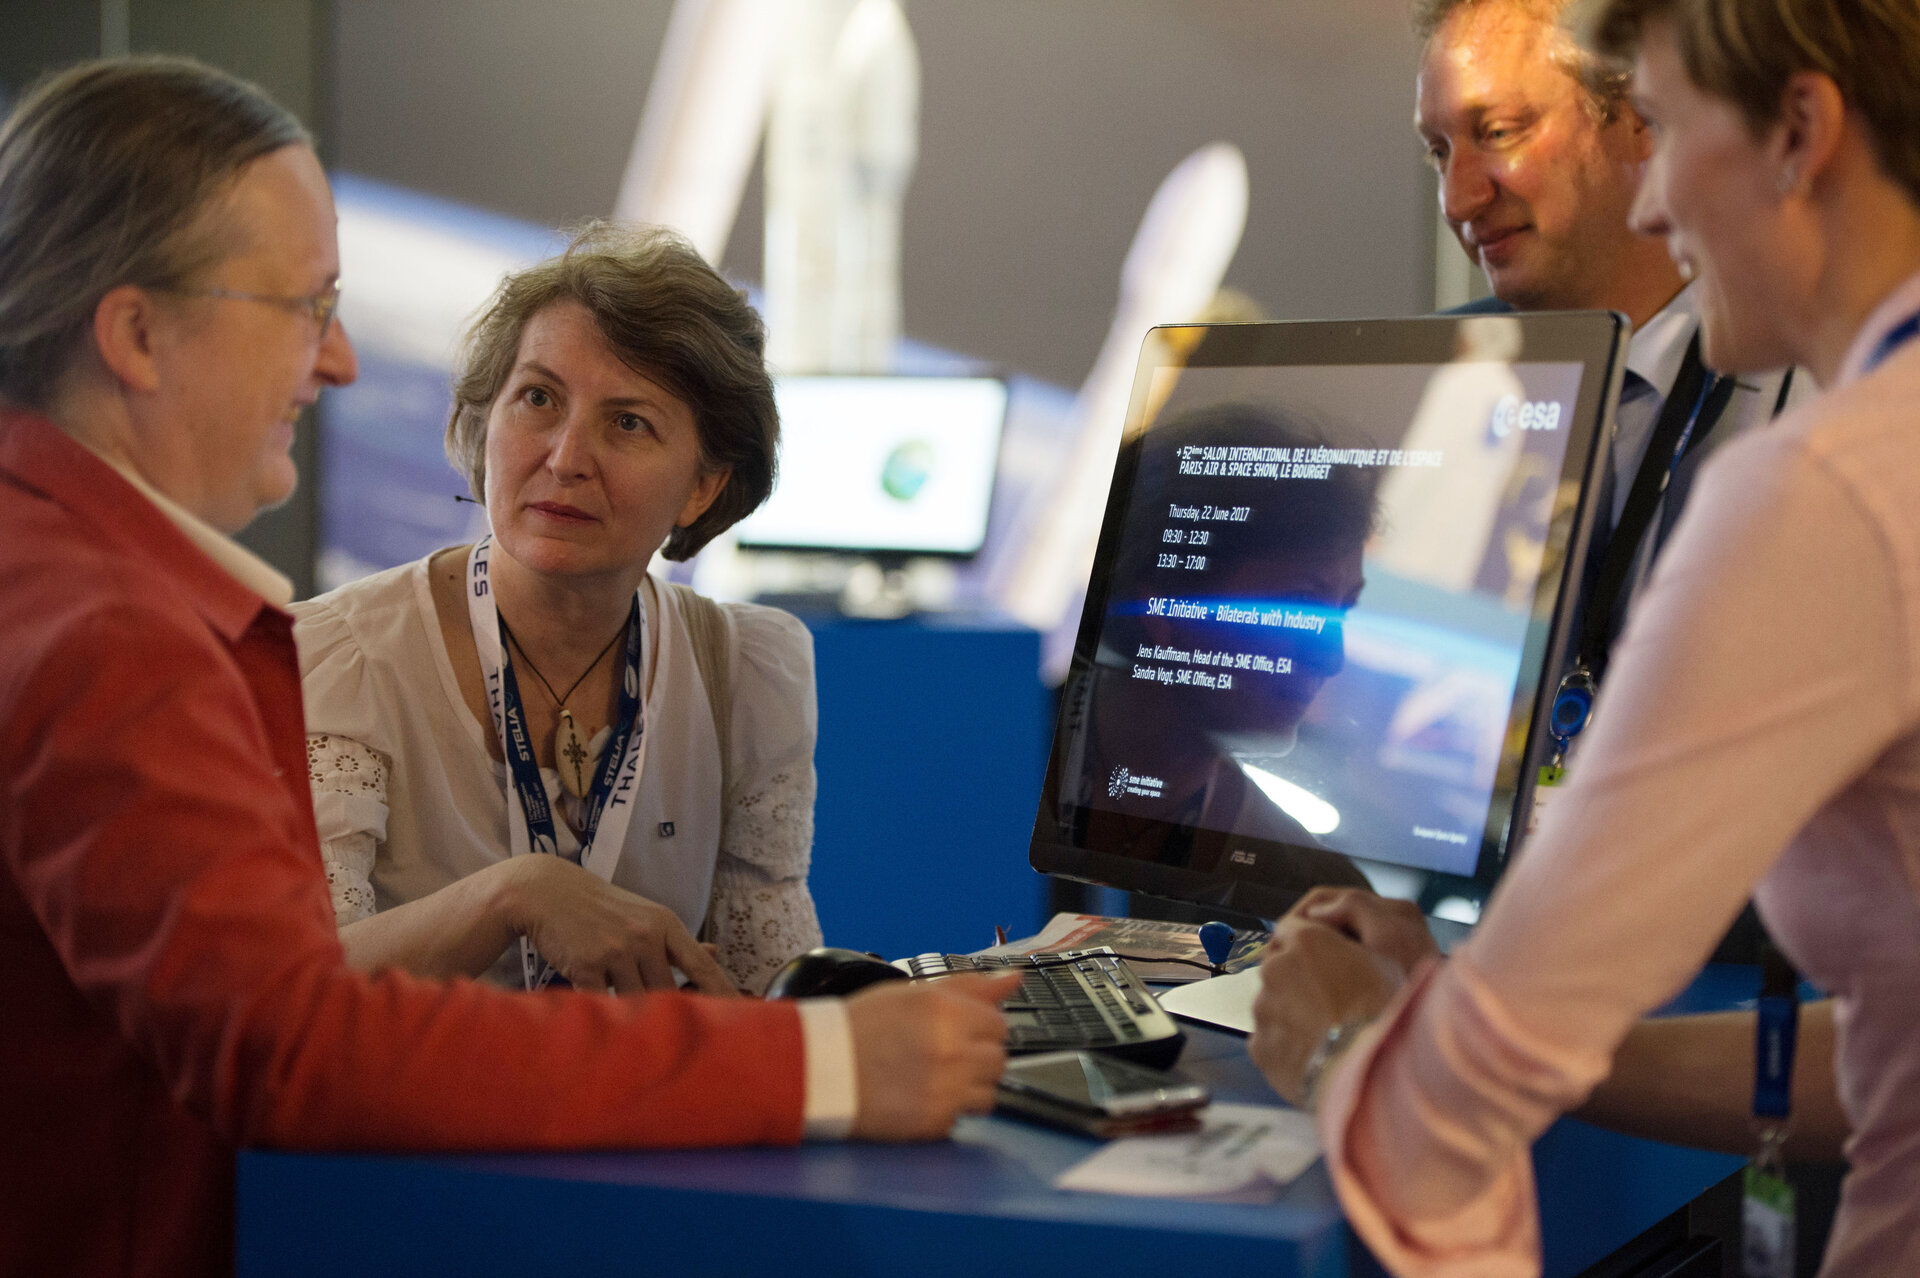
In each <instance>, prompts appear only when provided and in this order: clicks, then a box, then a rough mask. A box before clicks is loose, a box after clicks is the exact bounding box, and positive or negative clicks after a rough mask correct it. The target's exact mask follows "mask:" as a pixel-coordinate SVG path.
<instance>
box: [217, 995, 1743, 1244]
mask: <svg viewBox="0 0 1920 1278" xmlns="http://www.w3.org/2000/svg"><path fill="white" fill-rule="evenodd" d="M1190 1032H1191V1034H1192V1041H1191V1042H1190V1043H1189V1044H1188V1046H1187V1051H1186V1054H1185V1055H1184V1056H1183V1058H1182V1060H1181V1068H1183V1069H1185V1070H1187V1071H1188V1072H1189V1073H1191V1074H1193V1075H1194V1076H1196V1077H1199V1078H1203V1079H1205V1080H1206V1081H1208V1082H1209V1083H1211V1084H1212V1085H1213V1087H1214V1089H1215V1093H1216V1095H1218V1096H1220V1097H1221V1098H1222V1099H1230V1100H1260V1101H1270V1100H1271V1093H1269V1092H1268V1091H1267V1090H1266V1088H1265V1085H1264V1083H1263V1082H1262V1081H1261V1080H1260V1078H1259V1076H1258V1075H1257V1074H1256V1072H1255V1071H1254V1070H1253V1068H1252V1066H1251V1064H1250V1063H1249V1062H1248V1061H1247V1059H1246V1054H1245V1050H1244V1043H1243V1041H1242V1040H1240V1039H1238V1038H1235V1037H1233V1036H1231V1035H1228V1034H1224V1033H1216V1032H1213V1031H1209V1030H1203V1029H1191V1030H1190ZM1094 1148H1095V1143H1094V1142H1093V1141H1091V1140H1085V1139H1082V1138H1079V1137H1074V1136H1068V1135H1062V1134H1057V1133H1053V1132H1050V1131H1045V1130H1042V1129H1040V1128H1036V1127H1029V1126H1026V1125H1024V1124H1021V1123H1016V1122H1013V1121H1010V1120H1006V1119H998V1118H985V1119H967V1120H964V1121H962V1123H961V1124H960V1126H959V1128H958V1130H957V1131H956V1133H955V1136H954V1139H953V1140H952V1141H951V1142H948V1143H943V1144H935V1145H920V1146H906V1147H898V1146H877V1145H818V1146H809V1147H804V1148H800V1149H785V1150H772V1149H749V1150H707V1151H686V1152H670V1153H635V1154H566V1155H551V1154H547V1155H534V1154H526V1155H489V1156H432V1157H425V1156H348V1155H313V1154H285V1153H268V1152H260V1151H249V1152H246V1153H243V1154H242V1155H241V1157H240V1166H239V1218H238V1260H239V1274H240V1275H241V1278H268V1276H269V1275H271V1276H273V1278H298V1276H301V1275H314V1276H315V1278H321V1276H324V1278H340V1276H341V1275H344V1274H353V1275H356V1276H362V1275H364V1276H367V1278H374V1276H379V1275H403V1274H404V1275H408V1276H409V1278H412V1276H414V1275H421V1274H438V1273H458V1274H462V1275H467V1276H469V1278H486V1276H489V1275H500V1278H531V1276H532V1275H541V1274H555V1275H567V1276H568V1278H581V1276H582V1275H589V1274H608V1273H632V1274H641V1273H647V1274H667V1275H681V1274H684V1275H700V1276H702V1278H706V1276H708V1275H730V1274H742V1275H749V1274H750V1275H755V1276H757V1278H813V1276H815V1275H817V1276H819V1278H830V1276H831V1278H849V1276H861V1275H875V1276H880V1275H887V1276H892V1275H909V1276H918V1275H925V1276H927V1278H944V1276H947V1275H951V1276H952V1278H990V1276H994V1275H1001V1274H1025V1273H1048V1274H1056V1273H1070V1274H1080V1273H1089V1274H1099V1275H1101V1278H1110V1276H1116V1278H1117V1276H1121V1275H1136V1274H1137V1275H1151V1276H1152V1278H1179V1276H1180V1275H1185V1274H1188V1273H1193V1272H1224V1273H1229V1274H1234V1275H1239V1274H1249V1275H1251V1274H1258V1275H1262V1276H1263V1278H1290V1276H1292V1275H1312V1276H1314V1278H1336V1276H1338V1275H1345V1274H1371V1273H1377V1272H1378V1270H1377V1267H1376V1266H1375V1265H1374V1263H1373V1262H1372V1260H1371V1258H1370V1257H1367V1256H1366V1255H1365V1254H1364V1253H1363V1252H1361V1251H1360V1249H1359V1248H1357V1247H1356V1246H1355V1245H1354V1244H1353V1243H1352V1242H1351V1239H1350V1236H1349V1234H1348V1231H1347V1229H1346V1226H1345V1225H1344V1223H1343V1222H1342V1220H1341V1216H1340V1210H1339V1206H1338V1204H1337V1203H1336V1202H1335V1201H1334V1197H1333V1190H1332V1186H1331V1184H1330V1183H1329V1181H1328V1178H1327V1174H1326V1170H1325V1167H1324V1165H1322V1164H1316V1165H1315V1166H1314V1167H1313V1168H1311V1169H1310V1170H1309V1171H1308V1172H1307V1173H1306V1174H1305V1175H1303V1176H1301V1177H1300V1179H1298V1180H1297V1181H1295V1182H1294V1183H1293V1184H1292V1185H1291V1186H1289V1187H1288V1188H1287V1189H1286V1190H1285V1191H1284V1192H1283V1193H1282V1194H1281V1195H1280V1196H1279V1198H1278V1200H1277V1201H1274V1202H1270V1203H1261V1204H1233V1203H1212V1202H1187V1201H1177V1200H1171V1199H1133V1198H1119V1197H1110V1196H1106V1195H1090V1194H1072V1193H1064V1192H1061V1191H1059V1190H1055V1189H1053V1188H1052V1187H1051V1184H1050V1182H1051V1179H1052V1177H1053V1176H1054V1175H1055V1174H1056V1173H1058V1172H1059V1171H1061V1170H1063V1169H1064V1168H1066V1167H1067V1166H1068V1165H1069V1164H1071V1163H1073V1162H1076V1161H1078V1160H1079V1159H1080V1158H1083V1157H1085V1156H1086V1154H1088V1153H1089V1152H1091V1151H1092V1150H1093V1149H1094ZM1534 1163H1535V1168H1536V1171H1537V1174H1538V1177H1539V1182H1540V1186H1541V1199H1542V1219H1543V1228H1544V1237H1545V1245H1546V1259H1547V1273H1548V1274H1549V1275H1559V1276H1562V1278H1572V1276H1573V1275H1576V1274H1579V1273H1580V1272H1581V1271H1582V1270H1585V1269H1587V1268H1588V1267H1589V1266H1591V1265H1593V1264H1594V1263H1595V1262H1597V1261H1599V1260H1601V1259H1602V1258H1603V1257H1605V1256H1607V1255H1608V1254H1610V1253H1611V1252H1613V1251H1614V1250H1615V1249H1616V1248H1619V1247H1620V1246H1622V1245H1624V1244H1625V1243H1627V1242H1628V1241H1629V1240H1631V1239H1634V1238H1635V1237H1637V1236H1639V1235H1641V1234H1642V1233H1643V1232H1644V1231H1646V1230H1648V1229H1650V1228H1652V1227H1654V1226H1656V1225H1658V1224H1660V1223H1661V1222H1662V1221H1664V1220H1667V1219H1668V1218H1669V1217H1671V1216H1672V1215H1673V1213H1675V1212H1676V1211H1679V1210H1681V1209H1682V1208H1684V1207H1685V1205H1686V1204H1687V1203H1688V1202H1690V1201H1691V1200H1693V1199H1694V1198H1696V1197H1698V1196H1699V1195H1701V1194H1703V1193H1705V1192H1706V1191H1707V1190H1709V1189H1711V1188H1713V1187H1714V1186H1716V1185H1718V1184H1719V1183H1720V1182H1722V1181H1724V1180H1725V1179H1726V1178H1727V1177H1728V1176H1730V1175H1732V1174H1733V1173H1734V1172H1735V1171H1736V1170H1737V1169H1738V1168H1739V1165H1740V1163H1739V1160H1738V1159H1733V1158H1727V1157H1724V1156H1721V1155H1713V1154H1702V1153H1698V1152H1694V1151H1688V1150H1681V1149H1676V1148H1674V1147H1671V1146H1665V1145H1656V1144H1652V1143H1650V1142H1646V1141H1640V1140H1634V1139H1631V1138H1628V1137H1624V1136H1615V1135H1613V1134H1611V1133H1607V1132H1602V1131H1599V1130H1597V1129H1595V1128H1591V1127H1587V1126H1586V1125H1584V1124H1581V1123H1577V1122H1573V1121H1571V1120H1567V1121H1562V1122H1560V1123H1558V1124H1556V1125H1555V1126H1554V1127H1553V1128H1552V1129H1551V1130H1550V1131H1549V1132H1548V1133H1547V1135H1546V1136H1545V1137H1544V1138H1542V1139H1541V1141H1540V1142H1539V1143H1538V1144H1537V1145H1536V1147H1535V1150H1534ZM1200 1266H1204V1267H1205V1269H1204V1270H1201V1269H1199V1268H1198V1267H1200ZM1217 1266H1220V1267H1224V1268H1220V1269H1216V1268H1215V1267H1217Z"/></svg>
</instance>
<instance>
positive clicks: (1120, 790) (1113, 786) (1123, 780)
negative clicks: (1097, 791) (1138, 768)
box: [1107, 765, 1133, 799]
mask: <svg viewBox="0 0 1920 1278" xmlns="http://www.w3.org/2000/svg"><path fill="white" fill-rule="evenodd" d="M1132 779H1133V773H1131V772H1129V771H1127V769H1126V767H1125V765H1122V766H1120V767H1117V768H1115V769H1114V770H1113V775H1112V776H1110V777H1108V778H1107V797H1108V798H1109V799H1117V798H1119V797H1120V796H1121V795H1123V794H1125V793H1126V792H1127V782H1128V781H1130V780H1132Z"/></svg>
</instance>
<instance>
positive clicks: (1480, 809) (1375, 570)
mask: <svg viewBox="0 0 1920 1278" xmlns="http://www.w3.org/2000/svg"><path fill="white" fill-rule="evenodd" d="M1625 342H1626V328H1625V321H1624V320H1623V319H1621V318H1620V317H1618V316H1615V315H1610V314H1605V313H1597V312H1592V313H1562V314H1540V315H1528V316H1518V315H1498V316H1493V315H1488V316H1473V317H1461V318H1433V319H1414V320H1376V321H1366V322H1359V323H1351V322H1349V323H1302V324H1239V325H1219V326H1204V325H1196V326H1183V327H1168V328H1159V329H1155V330H1153V332H1152V333H1151V334H1150V335H1149V336H1148V338H1147V341H1146V344H1145V348H1144V352H1143V355H1142V358H1141V362H1140V367H1139V371H1138V374H1137V376H1136V378H1135V381H1134V387H1133V395H1132V400H1131V403H1130V405H1129V407H1128V418H1127V424H1126V431H1125V434H1124V437H1123V441H1122V444H1121V449H1120V455H1119V459H1118V462H1117V465H1116V467H1115V470H1114V477H1113V486H1112V491H1111V493H1110V495H1109V498H1108V503H1107V510H1106V516H1105V522H1104V525H1103V526H1102V529H1101V534H1100V542H1099V550H1098V553H1097V556H1096V559H1095V563H1094V568H1093V574H1092V579H1091V581H1090V583H1089V587H1088V591H1087V599H1086V605H1085V610H1084V612H1083V614H1082V617H1081V622H1080V629H1079V633H1078V638H1077V642H1076V647H1075V651H1074V656H1073V663H1072V667H1071V670H1070V673H1069V675H1068V678H1067V681H1066V684H1065V687H1064V688H1063V690H1062V697H1061V709H1060V715H1059V721H1058V723H1057V725H1056V730H1055V736H1054V743H1053V752H1052V757H1051V759H1050V762H1049V765H1048V770H1047V776H1046V782H1045V785H1044V787H1043V791H1042V794H1041V799H1040V810H1039V815H1038V819H1037V821H1036V823H1035V828H1034V834H1033V842H1032V846H1031V850H1030V855H1029V859H1030V861H1031V863H1032V864H1033V866H1034V868H1035V869H1037V870H1041V871H1043V872H1047V873H1052V874H1059V875H1064V876H1067V877H1070V878H1077V879H1082V880H1086V881H1090V882H1094V883H1100V884H1106V885H1109V886H1113V887H1119V888H1125V889H1128V890H1131V891H1136V892H1144V893H1149V894H1153V895H1157V896H1164V897H1171V898H1175V899H1177V900H1183V901H1189V902H1194V903H1198V904H1202V905H1205V906H1208V907H1212V908H1217V909H1221V910H1224V911H1231V912H1237V913H1241V914H1246V915H1253V916H1256V917H1262V918H1273V917H1276V916H1277V915H1279V914H1281V913H1284V912H1285V910H1286V909H1287V908H1289V907H1290V906H1291V904H1292V903H1293V901H1294V900H1296V899H1297V898H1298V896H1299V895H1300V894H1301V893H1302V892H1304V891H1305V890H1306V889H1308V888H1310V887H1312V886H1315V885H1317V884H1351V885H1363V884H1369V883H1371V884H1373V885H1374V886H1376V887H1380V886H1383V885H1390V887H1391V888H1392V889H1393V891H1392V894H1396V895H1405V896H1413V897H1417V896H1418V895H1419V888H1420V886H1421V885H1422V884H1423V883H1427V882H1433V883H1445V884H1447V885H1449V892H1450V895H1453V896H1455V897H1457V898H1459V899H1460V901H1462V902H1464V904H1465V907H1466V910H1467V912H1468V913H1469V914H1471V913H1472V912H1473V911H1475V910H1477V903H1478V901H1479V900H1481V899H1482V898H1483V897H1484V895H1485V893H1486V891H1487V890H1489V889H1490V888H1491V886H1492V884H1493V881H1494V879H1495V878H1496V877H1497V876H1498V874H1499V872H1500V870H1501V868H1502V866H1503V865H1504V864H1505V862H1506V859H1507V857H1508V855H1509V853H1510V852H1511V850H1512V849H1513V847H1514V842H1515V836H1516V831H1517V830H1518V829H1519V828H1520V825H1521V822H1522V820H1523V818H1524V814H1525V812H1526V810H1527V807H1528V805H1529V801H1530V796H1531V790H1532V784H1531V783H1532V780H1533V778H1532V777H1530V776H1528V775H1527V768H1526V767H1525V766H1524V765H1525V763H1526V761H1527V760H1528V759H1529V758H1530V757H1532V756H1531V753H1530V752H1531V751H1532V750H1533V748H1534V745H1535V743H1536V741H1539V740H1544V739H1545V738H1544V736H1543V734H1544V732H1545V731H1546V722H1547V715H1548V712H1549V710H1550V702H1551V700H1552V697H1551V695H1550V693H1551V687H1552V685H1553V683H1554V682H1555V681H1556V679H1557V676H1558V674H1559V670H1558V661H1557V660H1554V661H1550V660H1549V654H1551V653H1558V652H1560V651H1562V649H1563V645H1564V642H1565V634H1566V632H1567V627H1568V613H1569V612H1570V610H1571V603H1572V599H1573V596H1574V594H1575V592H1576V590H1577V588H1578V581H1577V578H1578V577H1579V575H1580V574H1579V573H1577V572H1569V571H1568V565H1569V564H1583V563H1584V562H1585V554H1586V551H1585V547H1586V541H1587V528H1588V525H1589V524H1590V522H1591V517H1592V516H1591V507H1592V505H1593V502H1594V500H1595V498H1594V492H1595V491H1596V490H1597V488H1598V485H1596V484H1593V483H1590V482H1589V481H1590V480H1591V479H1592V478H1593V477H1594V475H1595V474H1596V473H1597V467H1598V464H1599V463H1598V458H1599V455H1600V454H1599V450H1598V447H1597V445H1598V441H1599V440H1600V439H1601V438H1602V436H1603V433H1604V432H1603V431H1602V430H1601V426H1602V423H1603V422H1604V421H1606V420H1608V416H1607V414H1609V413H1610V412H1611V408H1612V405H1613V403H1614V401H1615V399H1617V396H1618V385H1619V379H1620V372H1621V368H1622V366H1623V360H1624V352H1625ZM1429 904H1431V902H1429ZM1463 921H1464V920H1463Z"/></svg>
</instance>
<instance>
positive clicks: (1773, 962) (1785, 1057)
mask: <svg viewBox="0 0 1920 1278" xmlns="http://www.w3.org/2000/svg"><path fill="white" fill-rule="evenodd" d="M1799 1029H1800V974H1799V973H1798V972H1796V971H1794V969H1793V964H1791V963H1789V962H1787V960H1786V957H1785V956H1784V955H1782V954H1781V953H1780V951H1779V950H1777V949H1775V948H1774V946H1773V944H1772V943H1771V942H1768V943H1766V944H1765V945H1763V946H1762V948H1761V956H1760V1003H1759V1018H1758V1028H1757V1029H1756V1030H1755V1037H1754V1045H1753V1046H1754V1052H1753V1117H1754V1121H1755V1122H1756V1123H1759V1124H1762V1125H1763V1126H1776V1127H1779V1128H1781V1129H1784V1128H1785V1126H1786V1122H1787V1119H1788V1117H1789V1116H1790V1115H1791V1114H1792V1112H1793V1045H1794V1039H1795V1038H1796V1037H1797V1035H1798V1033H1799Z"/></svg>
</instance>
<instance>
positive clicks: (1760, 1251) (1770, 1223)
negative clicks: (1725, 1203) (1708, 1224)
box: [1740, 1163, 1794, 1278]
mask: <svg viewBox="0 0 1920 1278" xmlns="http://www.w3.org/2000/svg"><path fill="white" fill-rule="evenodd" d="M1743 1181H1744V1185H1745V1189H1746V1193H1745V1194H1744V1195H1743V1197H1742V1200H1741V1203H1740V1272H1741V1273H1742V1274H1744V1275H1746V1278H1793V1261H1794V1232H1793V1186H1792V1185H1790V1184H1788V1183H1787V1178H1786V1176H1785V1175H1784V1174H1782V1172H1781V1171H1779V1170H1778V1169H1768V1168H1765V1167H1761V1166H1760V1165H1759V1164H1757V1163H1748V1164H1747V1170H1746V1175H1745V1176H1744V1177H1743Z"/></svg>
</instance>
